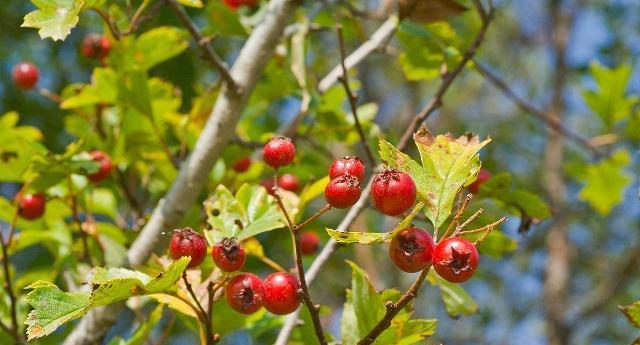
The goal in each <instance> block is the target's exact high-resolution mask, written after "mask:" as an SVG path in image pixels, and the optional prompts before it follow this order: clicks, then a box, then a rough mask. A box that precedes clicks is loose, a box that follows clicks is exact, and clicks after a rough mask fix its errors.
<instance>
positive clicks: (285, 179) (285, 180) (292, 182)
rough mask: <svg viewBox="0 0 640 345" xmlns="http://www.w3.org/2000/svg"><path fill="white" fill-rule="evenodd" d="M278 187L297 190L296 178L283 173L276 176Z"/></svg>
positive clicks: (292, 190)
mask: <svg viewBox="0 0 640 345" xmlns="http://www.w3.org/2000/svg"><path fill="white" fill-rule="evenodd" d="M278 187H280V188H282V189H284V190H288V191H290V192H295V191H297V190H298V178H297V177H296V176H295V175H293V174H283V175H282V176H280V177H278Z"/></svg>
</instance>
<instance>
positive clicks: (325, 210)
mask: <svg viewBox="0 0 640 345" xmlns="http://www.w3.org/2000/svg"><path fill="white" fill-rule="evenodd" d="M330 209H331V205H329V204H326V205H324V206H323V207H322V208H321V209H320V210H318V212H316V213H314V214H313V215H312V216H311V217H309V218H307V220H305V221H304V222H302V223H300V224H298V230H301V229H303V228H304V227H305V226H307V225H308V224H309V223H311V222H312V221H314V220H315V219H316V218H318V217H320V216H321V215H322V214H324V213H325V212H327V211H329V210H330Z"/></svg>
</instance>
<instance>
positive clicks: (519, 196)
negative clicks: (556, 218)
mask: <svg viewBox="0 0 640 345" xmlns="http://www.w3.org/2000/svg"><path fill="white" fill-rule="evenodd" d="M503 199H504V200H505V201H506V202H508V203H509V204H510V205H513V206H515V207H517V208H518V209H520V210H522V211H524V212H525V213H526V214H527V215H529V216H531V217H535V218H538V219H545V218H549V217H550V216H551V210H550V209H549V206H548V205H547V203H545V202H544V201H543V200H542V199H541V198H540V197H539V196H538V195H536V194H533V193H531V192H526V191H523V190H519V189H517V190H513V191H510V192H509V193H508V194H506V195H505V196H504V197H503Z"/></svg>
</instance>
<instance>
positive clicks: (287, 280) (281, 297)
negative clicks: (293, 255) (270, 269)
mask: <svg viewBox="0 0 640 345" xmlns="http://www.w3.org/2000/svg"><path fill="white" fill-rule="evenodd" d="M298 289H300V282H298V278H296V277H294V276H293V275H291V274H289V273H284V272H276V273H272V274H270V275H269V276H268V277H267V278H266V279H265V280H264V307H265V308H266V309H267V310H268V311H270V312H272V313H273V314H276V315H286V314H291V313H293V312H294V311H296V309H298V306H299V305H300V297H299V296H298Z"/></svg>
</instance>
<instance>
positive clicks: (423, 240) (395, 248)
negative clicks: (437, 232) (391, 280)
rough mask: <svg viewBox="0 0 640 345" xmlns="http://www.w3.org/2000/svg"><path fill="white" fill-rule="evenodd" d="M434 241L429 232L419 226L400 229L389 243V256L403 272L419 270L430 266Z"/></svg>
mask: <svg viewBox="0 0 640 345" xmlns="http://www.w3.org/2000/svg"><path fill="white" fill-rule="evenodd" d="M434 247H435V243H434V242H433V237H431V234H430V233H428V232H426V231H424V230H422V229H420V228H408V229H404V230H402V231H400V232H399V233H397V234H396V235H395V236H393V239H391V243H390V244H389V257H390V258H391V261H393V263H394V264H396V266H398V268H399V269H401V270H403V271H405V272H410V273H413V272H419V271H422V270H424V269H425V268H427V267H429V266H431V254H432V253H433V248H434Z"/></svg>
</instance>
